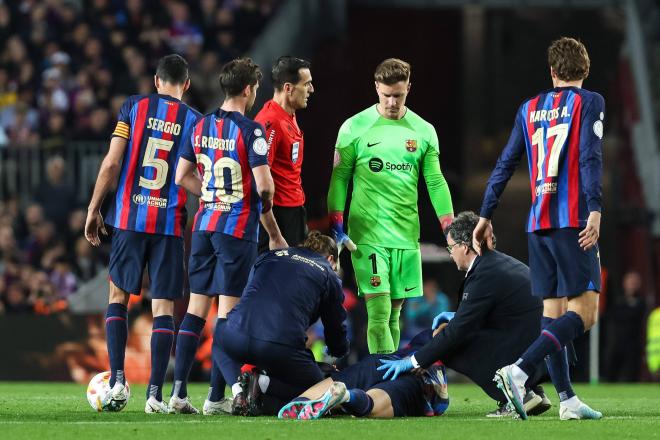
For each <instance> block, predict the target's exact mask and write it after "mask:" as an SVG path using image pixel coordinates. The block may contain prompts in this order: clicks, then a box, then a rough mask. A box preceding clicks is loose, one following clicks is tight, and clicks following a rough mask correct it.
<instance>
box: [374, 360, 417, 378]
mask: <svg viewBox="0 0 660 440" xmlns="http://www.w3.org/2000/svg"><path fill="white" fill-rule="evenodd" d="M380 363H381V364H383V365H381V366H380V367H378V368H376V370H378V371H382V370H387V371H386V372H385V374H383V380H385V379H387V378H388V376H389V375H390V374H392V373H394V374H393V375H392V379H391V380H394V379H396V378H397V377H399V374H401V373H405V372H406V371H410V370H412V369H413V364H412V360H411V359H410V358H409V357H405V358H403V359H399V360H390V359H380Z"/></svg>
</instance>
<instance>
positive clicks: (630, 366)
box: [605, 271, 646, 382]
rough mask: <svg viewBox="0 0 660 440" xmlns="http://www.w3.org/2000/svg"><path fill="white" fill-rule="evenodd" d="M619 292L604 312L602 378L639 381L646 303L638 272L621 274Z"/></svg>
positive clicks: (617, 380)
mask: <svg viewBox="0 0 660 440" xmlns="http://www.w3.org/2000/svg"><path fill="white" fill-rule="evenodd" d="M622 285H623V286H622V287H623V295H621V296H619V297H618V298H617V299H616V302H615V303H614V304H612V305H611V306H610V307H609V309H608V311H607V314H606V317H605V318H606V320H605V322H606V323H607V329H606V332H607V333H606V334H607V341H608V344H607V352H606V358H605V359H606V362H605V365H607V369H608V370H609V371H606V377H607V380H608V381H611V382H636V381H638V380H639V374H640V369H641V358H642V353H643V350H644V348H643V339H642V335H643V334H644V317H645V315H646V304H645V303H644V295H643V292H642V290H641V288H642V277H641V276H640V274H639V273H638V272H635V271H631V272H627V273H626V274H625V275H624V276H623V283H622Z"/></svg>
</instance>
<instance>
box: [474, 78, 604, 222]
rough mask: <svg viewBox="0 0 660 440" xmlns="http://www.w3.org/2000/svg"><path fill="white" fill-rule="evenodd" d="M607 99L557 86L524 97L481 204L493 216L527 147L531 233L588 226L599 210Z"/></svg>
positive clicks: (486, 216) (586, 91)
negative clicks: (526, 97)
mask: <svg viewBox="0 0 660 440" xmlns="http://www.w3.org/2000/svg"><path fill="white" fill-rule="evenodd" d="M604 111H605V101H604V100H603V97H602V96H601V95H599V94H598V93H595V92H590V91H589V90H585V89H581V88H577V87H557V88H554V89H551V90H547V91H544V92H542V93H540V94H538V95H536V96H535V97H533V98H531V99H529V100H527V101H525V102H524V103H523V104H522V105H521V106H520V108H519V110H518V113H517V114H516V120H515V124H514V127H513V131H512V132H511V136H510V138H509V141H508V142H507V144H506V146H505V147H504V150H503V151H502V154H501V155H500V158H499V159H498V161H497V165H496V166H495V169H494V170H493V172H492V174H491V176H490V179H489V180H488V186H487V187H486V192H485V194H484V200H483V203H482V205H481V214H480V215H481V216H482V217H485V218H491V216H492V214H493V211H494V210H495V208H496V207H497V204H498V202H499V197H500V195H501V194H502V192H503V191H504V188H505V186H506V184H507V182H508V181H509V178H511V175H512V174H513V172H514V171H515V169H516V167H517V165H518V163H519V162H520V158H521V157H522V153H523V151H525V150H526V151H527V162H528V165H529V176H530V186H531V192H532V207H531V209H530V212H529V217H528V221H527V232H534V231H538V230H542V229H554V228H578V227H584V226H586V223H587V218H588V217H589V212H591V211H600V210H601V175H602V153H601V145H602V138H603V119H604V118H605V113H604Z"/></svg>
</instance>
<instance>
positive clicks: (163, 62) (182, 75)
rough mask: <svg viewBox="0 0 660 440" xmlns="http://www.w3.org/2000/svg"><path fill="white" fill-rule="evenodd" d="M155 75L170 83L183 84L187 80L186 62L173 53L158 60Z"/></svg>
mask: <svg viewBox="0 0 660 440" xmlns="http://www.w3.org/2000/svg"><path fill="white" fill-rule="evenodd" d="M156 76H157V77H158V78H160V79H161V81H164V82H168V83H170V84H183V83H185V82H186V81H187V80H188V62H187V61H186V60H185V59H184V58H183V57H182V56H181V55H177V54H175V53H173V54H171V55H165V56H164V57H163V58H161V59H160V60H158V67H156Z"/></svg>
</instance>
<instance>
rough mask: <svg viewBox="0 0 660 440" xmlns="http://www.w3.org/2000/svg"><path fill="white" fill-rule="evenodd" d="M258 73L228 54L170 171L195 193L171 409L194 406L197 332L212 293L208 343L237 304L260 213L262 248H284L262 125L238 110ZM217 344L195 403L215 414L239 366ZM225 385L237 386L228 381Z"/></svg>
mask: <svg viewBox="0 0 660 440" xmlns="http://www.w3.org/2000/svg"><path fill="white" fill-rule="evenodd" d="M260 79H261V70H260V69H259V66H257V65H256V64H254V63H253V62H252V60H251V59H249V58H239V59H235V60H233V61H230V62H229V63H227V64H225V65H224V66H223V68H222V70H221V72H220V88H221V89H222V92H223V93H224V95H225V99H224V102H223V103H222V106H221V107H220V108H219V109H217V110H216V111H214V112H213V113H210V114H208V115H206V116H204V117H203V118H200V119H199V120H198V121H197V123H196V124H195V126H194V127H193V129H192V134H191V135H190V136H189V140H188V141H187V142H186V143H185V144H184V146H183V147H182V151H181V159H180V161H179V165H178V167H177V170H176V182H177V183H178V184H179V185H181V186H182V187H184V188H185V189H187V190H188V191H190V192H191V193H193V194H195V195H198V196H200V204H199V210H198V211H197V214H196V215H195V221H194V225H193V232H192V239H191V255H190V262H189V267H188V275H189V279H190V292H191V293H190V302H189V303H188V310H187V313H186V316H185V317H184V319H183V321H182V323H181V327H180V329H179V335H178V337H177V346H176V365H175V370H174V389H173V391H172V397H171V398H170V406H171V408H172V410H173V411H175V412H179V413H197V412H198V411H197V409H195V408H194V407H193V406H192V405H191V404H190V400H189V398H188V395H187V389H186V382H187V380H188V375H189V373H190V367H191V365H192V362H193V360H194V357H195V352H196V351H197V346H198V342H199V335H200V333H201V331H202V329H203V328H204V324H205V323H206V316H207V315H208V312H209V309H210V307H211V303H212V301H213V299H214V298H215V297H219V299H218V321H217V323H216V327H215V333H214V342H215V341H217V340H218V335H219V333H220V330H221V328H222V326H221V325H220V322H222V321H224V320H226V317H227V313H229V311H230V310H231V309H232V308H234V306H235V305H236V304H237V303H238V301H239V299H240V297H241V294H242V292H243V288H244V287H245V284H246V282H247V279H248V274H249V272H250V268H251V267H252V264H253V263H254V260H255V258H256V257H257V237H258V229H259V218H260V217H261V222H262V224H263V225H264V228H265V229H266V231H267V233H268V236H269V237H270V247H271V248H285V247H287V243H286V241H285V240H284V238H282V234H281V233H280V230H279V228H278V226H277V223H276V221H275V218H274V217H273V212H272V209H271V207H272V198H273V192H274V185H273V179H272V177H271V175H270V171H269V168H268V144H267V143H266V139H264V137H263V134H264V133H263V128H262V127H261V125H260V124H259V123H257V122H254V121H252V120H250V119H248V118H247V117H245V116H244V114H245V112H246V111H249V110H250V108H251V107H252V105H253V104H254V100H255V98H256V96H257V89H258V88H259V81H260ZM196 171H198V172H199V175H201V176H202V178H201V180H200V179H199V177H198V176H197V174H196V173H195V172H196ZM219 350H220V348H219V346H218V344H217V343H214V345H213V363H214V368H213V370H212V374H211V388H210V390H209V396H208V399H207V400H206V401H205V402H204V407H203V412H204V414H207V415H210V414H217V413H218V406H219V405H220V403H221V399H222V398H223V397H224V390H225V382H226V383H229V384H232V385H237V384H236V380H237V378H238V376H239V374H240V365H238V364H236V363H234V362H232V361H231V359H229V358H228V357H227V356H224V355H221V354H220V351H219ZM218 368H220V370H221V371H222V375H220V374H219V371H218ZM221 376H223V377H224V381H223V379H222V377H221ZM233 389H234V393H237V392H238V391H236V386H234V387H233ZM239 389H240V387H239Z"/></svg>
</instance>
